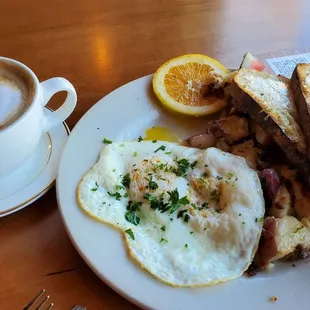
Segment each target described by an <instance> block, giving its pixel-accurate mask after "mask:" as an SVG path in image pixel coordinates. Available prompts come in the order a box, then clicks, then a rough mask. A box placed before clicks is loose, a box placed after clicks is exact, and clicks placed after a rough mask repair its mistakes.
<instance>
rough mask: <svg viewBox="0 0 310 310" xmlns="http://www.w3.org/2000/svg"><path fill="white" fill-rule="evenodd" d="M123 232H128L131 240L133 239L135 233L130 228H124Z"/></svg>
mask: <svg viewBox="0 0 310 310" xmlns="http://www.w3.org/2000/svg"><path fill="white" fill-rule="evenodd" d="M125 233H126V234H128V235H129V236H130V238H131V239H132V240H135V235H134V234H133V232H132V230H131V229H130V228H129V229H127V230H125Z"/></svg>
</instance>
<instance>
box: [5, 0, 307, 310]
mask: <svg viewBox="0 0 310 310" xmlns="http://www.w3.org/2000/svg"><path fill="white" fill-rule="evenodd" d="M309 29H310V1H309V0H299V1H291V0H272V1H267V0H251V1H250V0H234V1H233V0H170V1H168V0H167V1H164V0H157V1H154V0H128V1H124V0H87V1H84V0H50V1H42V0H28V1H24V0H1V1H0V55H1V56H6V57H10V58H14V59H17V60H20V61H21V62H23V63H25V64H26V65H27V66H29V67H30V68H31V69H33V71H34V72H35V73H36V74H37V76H38V77H39V79H40V80H41V81H42V80H45V79H48V78H50V77H54V76H62V77H65V78H67V79H68V80H70V81H71V82H72V84H73V85H74V86H75V88H76V90H77V93H78V103H77V107H76V109H75V111H74V113H73V114H72V115H71V116H70V117H69V119H68V120H67V123H68V125H69V127H70V128H72V127H73V126H74V125H75V124H76V123H77V121H78V120H79V119H80V118H81V117H82V116H83V114H84V113H85V112H86V111H87V110H88V109H89V108H90V107H91V106H92V105H93V104H95V103H96V102H97V101H98V100H99V99H101V98H102V97H103V96H105V95H106V94H108V93H109V92H111V91H112V90H114V89H116V88H117V87H119V86H121V85H123V84H125V83H127V82H129V81H131V80H133V79H136V78H138V77H141V76H144V75H146V74H150V73H153V72H154V71H155V70H156V69H157V67H158V66H159V65H161V64H162V63H163V62H165V61H167V60H168V59H170V58H173V57H175V56H179V55H182V54H186V53H201V54H206V55H209V56H211V57H214V58H217V59H218V60H219V61H221V62H222V63H223V64H224V65H226V66H227V67H232V68H233V67H236V66H237V65H238V64H239V63H240V59H241V58H242V55H243V54H244V53H245V52H246V51H251V52H253V53H255V54H261V53H266V52H270V51H277V50H279V49H295V48H297V49H298V48H302V47H307V46H309V45H310V31H309ZM63 99H64V95H63V94H58V95H56V96H55V97H54V98H53V99H52V101H51V103H50V105H49V106H50V107H52V108H56V107H57V106H58V105H59V104H60V103H61V102H62V100H63ZM55 197H56V195H55V189H52V190H50V191H49V192H48V193H47V194H46V195H45V196H44V197H42V198H41V199H39V200H38V201H36V202H35V203H33V204H32V205H31V206H29V207H27V208H25V209H23V210H22V211H20V212H17V213H15V214H12V215H9V216H6V217H3V218H1V219H0V247H1V248H0V277H1V285H0V309H1V310H11V309H12V310H15V309H21V308H22V307H23V306H24V305H25V304H26V303H27V301H29V300H30V299H31V298H32V297H33V296H34V295H35V294H36V293H37V292H38V291H40V290H41V288H43V287H44V288H46V289H47V290H48V292H49V294H50V295H51V296H52V299H53V301H54V302H55V304H56V308H55V309H61V310H66V309H69V310H70V309H71V308H72V306H74V305H75V304H82V305H85V306H87V308H88V309H94V310H100V309H102V310H113V309H124V310H125V309H137V307H136V306H134V305H132V304H131V303H130V302H128V301H127V300H125V299H123V298H122V297H121V296H119V295H118V294H116V293H115V292H114V291H112V290H111V289H110V288H109V287H108V286H106V285H105V284H104V283H103V282H101V281H100V280H99V279H98V278H97V277H96V276H95V274H93V273H92V271H91V270H90V269H89V268H88V267H87V266H86V264H85V263H84V262H83V260H82V259H81V258H80V256H79V255H78V253H77V252H76V250H75V249H74V247H73V246H72V244H71V242H70V240H69V238H68V236H67V234H66V232H65V229H64V226H63V223H62V221H61V218H60V214H59V211H58V208H57V203H56V198H55ZM0 203H1V202H0Z"/></svg>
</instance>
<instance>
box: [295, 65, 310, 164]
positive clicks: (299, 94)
mask: <svg viewBox="0 0 310 310" xmlns="http://www.w3.org/2000/svg"><path fill="white" fill-rule="evenodd" d="M291 88H292V90H293V94H294V99H295V104H296V107H297V110H298V113H299V117H300V126H301V127H302V130H303V133H304V135H305V138H306V143H307V146H308V158H309V159H310V64H298V65H297V66H296V67H295V70H294V72H293V75H292V79H291Z"/></svg>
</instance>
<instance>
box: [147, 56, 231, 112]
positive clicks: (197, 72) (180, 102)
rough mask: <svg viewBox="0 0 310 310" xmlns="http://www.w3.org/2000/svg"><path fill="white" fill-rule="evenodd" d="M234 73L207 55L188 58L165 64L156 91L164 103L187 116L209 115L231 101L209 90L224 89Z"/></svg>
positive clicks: (155, 80)
mask: <svg viewBox="0 0 310 310" xmlns="http://www.w3.org/2000/svg"><path fill="white" fill-rule="evenodd" d="M229 74H230V72H229V71H228V70H227V69H226V68H225V67H224V66H223V65H222V64H220V63H219V62H218V61H216V60H215V59H213V58H210V57H208V56H205V55H200V54H188V55H183V56H180V57H177V58H173V59H171V60H169V61H168V62H166V63H164V64H163V65H162V66H161V67H159V69H158V70H157V71H156V73H155V74H154V77H153V89H154V92H155V94H156V96H157V98H158V99H159V100H160V101H161V103H162V104H163V105H164V106H165V107H167V108H169V109H171V110H174V111H176V112H179V113H183V114H187V115H195V116H201V115H207V114H212V113H215V112H218V111H219V110H221V109H223V108H224V107H225V106H226V104H227V100H226V98H225V97H223V96H219V95H218V94H216V93H215V92H213V93H212V92H210V91H209V90H210V89H211V88H212V86H213V85H216V86H217V87H219V88H221V87H222V86H223V85H224V83H225V79H226V78H227V77H228V76H229Z"/></svg>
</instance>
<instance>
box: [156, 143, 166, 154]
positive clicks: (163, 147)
mask: <svg viewBox="0 0 310 310" xmlns="http://www.w3.org/2000/svg"><path fill="white" fill-rule="evenodd" d="M165 150H166V147H165V146H164V145H161V146H160V147H159V148H158V149H156V150H155V151H154V153H157V152H158V151H165Z"/></svg>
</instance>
